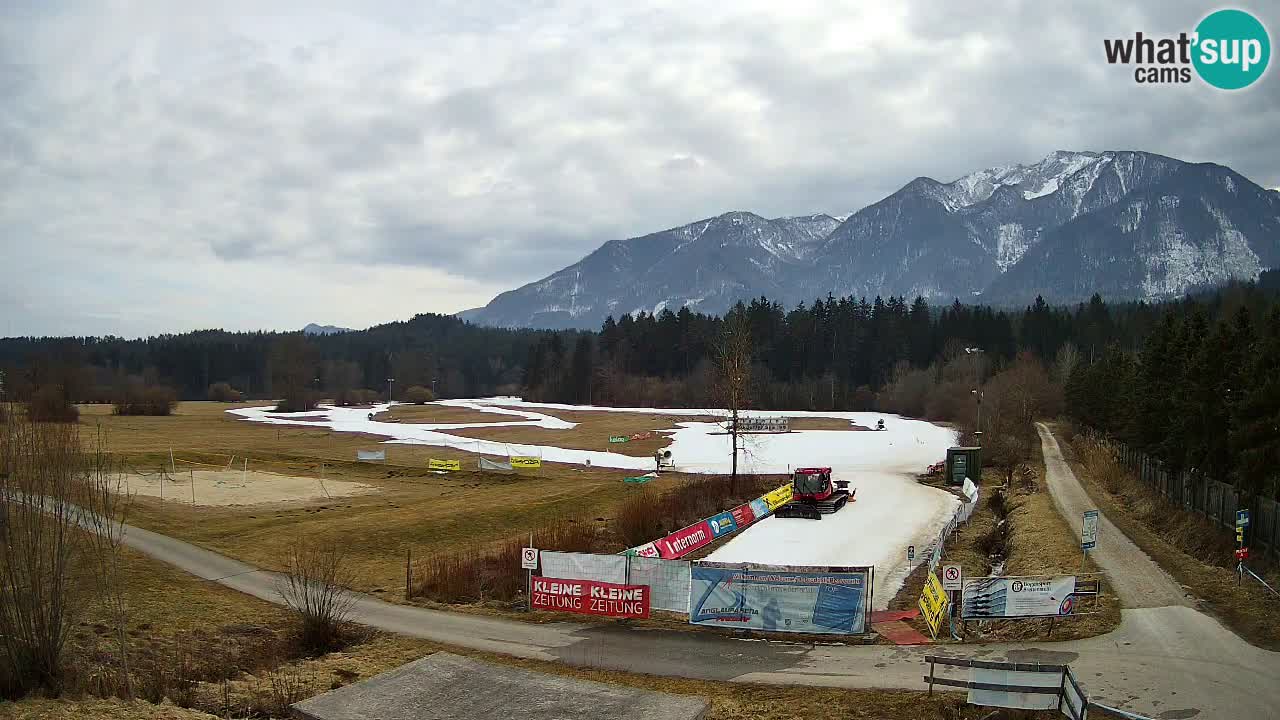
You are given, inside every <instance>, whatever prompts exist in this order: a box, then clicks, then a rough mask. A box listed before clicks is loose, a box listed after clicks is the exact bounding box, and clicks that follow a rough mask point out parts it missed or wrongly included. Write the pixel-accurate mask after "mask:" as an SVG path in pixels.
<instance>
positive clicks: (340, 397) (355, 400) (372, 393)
mask: <svg viewBox="0 0 1280 720" xmlns="http://www.w3.org/2000/svg"><path fill="white" fill-rule="evenodd" d="M379 399H380V396H379V395H378V392H377V391H376V390H366V389H361V388H356V389H353V390H339V391H338V394H337V396H335V397H334V399H333V402H334V404H335V405H339V406H342V407H347V406H350V405H372V404H374V403H376V402H378V400H379Z"/></svg>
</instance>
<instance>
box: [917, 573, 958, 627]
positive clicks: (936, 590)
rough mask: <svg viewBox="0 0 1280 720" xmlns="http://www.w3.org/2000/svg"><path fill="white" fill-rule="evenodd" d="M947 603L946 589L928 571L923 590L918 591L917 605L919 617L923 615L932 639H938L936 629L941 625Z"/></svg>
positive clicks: (948, 602) (936, 577)
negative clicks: (918, 599)
mask: <svg viewBox="0 0 1280 720" xmlns="http://www.w3.org/2000/svg"><path fill="white" fill-rule="evenodd" d="M948 604H950V601H949V600H948V598H947V591H946V590H945V589H943V587H942V583H941V582H939V581H938V576H937V575H935V574H933V573H929V579H928V580H926V581H925V583H924V590H923V591H922V592H921V593H920V601H919V603H918V605H919V606H920V617H923V618H924V621H925V623H926V624H927V625H928V626H929V632H931V633H933V639H934V640H937V639H938V629H939V628H940V627H941V626H942V617H943V616H944V615H946V610H947V605H948Z"/></svg>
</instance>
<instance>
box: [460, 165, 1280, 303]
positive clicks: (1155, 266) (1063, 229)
mask: <svg viewBox="0 0 1280 720" xmlns="http://www.w3.org/2000/svg"><path fill="white" fill-rule="evenodd" d="M1277 266H1280V194H1278V193H1276V192H1273V191H1267V190H1264V189H1263V188H1261V187H1259V186H1257V185H1256V184H1254V183H1252V182H1250V181H1249V180H1248V179H1246V178H1244V177H1242V176H1241V175H1239V174H1237V173H1236V172H1234V171H1233V170H1231V169H1230V168H1226V167H1223V166H1220V165H1214V164H1211V163H1203V164H1191V163H1185V162H1182V161H1179V160H1175V159H1173V158H1168V157H1164V156H1161V155H1155V154H1151V153H1143V152H1127V151H1120V152H1103V153H1093V152H1064V151H1058V152H1055V153H1052V154H1050V155H1049V156H1047V157H1045V158H1044V159H1042V160H1040V161H1039V162H1036V163H1033V164H1029V165H1011V166H1006V167H997V168H989V169H986V170H980V171H977V172H974V173H971V174H969V175H965V176H964V177H961V178H959V179H957V180H955V181H953V182H950V183H941V182H938V181H937V180H934V179H932V178H927V177H921V178H916V179H915V180H912V181H911V182H909V183H907V184H906V185H905V186H903V187H902V188H901V189H900V190H898V191H897V192H895V193H893V194H892V195H890V196H889V197H887V198H885V199H883V200H881V201H879V202H877V203H874V204H872V205H869V206H867V207H865V208H863V209H861V210H859V211H858V212H856V213H853V214H852V215H850V216H848V217H847V219H845V220H844V221H843V222H841V221H839V220H837V219H835V218H834V217H831V216H828V215H813V216H803V217H788V218H774V219H767V218H763V217H760V216H758V215H755V214H752V213H749V212H741V211H738V212H730V213H726V214H724V215H721V216H718V217H714V218H708V219H705V220H699V221H697V222H694V223H690V224H689V225H684V226H681V227H678V228H672V229H670V230H664V231H662V232H658V233H654V234H651V235H645V236H642V237H638V238H631V239H627V240H611V241H609V242H607V243H605V244H604V245H603V246H601V247H600V248H599V249H598V250H596V251H595V252H593V253H591V254H590V255H588V256H587V257H585V258H583V259H582V260H581V261H579V262H577V263H575V264H573V265H571V266H569V267H567V268H565V269H563V270H560V271H559V272H556V273H553V274H552V275H550V276H548V277H546V278H544V279H542V280H539V281H537V282H534V283H530V284H529V285H526V286H524V287H521V288H518V289H516V290H512V291H509V292H506V293H503V294H501V295H499V296H498V297H496V298H494V300H493V301H492V302H490V303H489V304H488V305H487V306H485V307H483V308H477V309H475V310H469V311H467V312H466V313H463V314H462V315H463V317H464V318H466V319H468V320H472V321H474V322H479V323H483V324H490V325H504V326H533V327H557V328H559V327H584V328H593V327H598V326H599V324H600V322H601V321H603V320H604V318H605V317H606V316H608V315H613V316H615V317H616V316H620V315H622V314H623V313H628V312H630V313H636V312H638V311H644V312H651V313H657V312H661V311H662V310H663V309H670V310H673V311H674V310H678V309H679V308H680V307H683V306H689V307H690V308H691V309H695V310H701V311H705V312H722V311H723V310H725V309H726V308H727V307H729V306H730V305H732V304H733V303H734V302H736V301H737V300H740V299H747V298H751V297H757V296H760V295H766V296H768V297H769V298H771V299H778V300H781V301H783V302H786V303H788V304H791V303H796V302H800V301H810V300H812V299H813V298H815V297H821V296H825V295H826V294H827V293H829V292H830V293H834V294H836V295H847V294H852V295H855V296H866V297H868V298H870V297H873V296H875V295H882V296H886V295H890V294H896V295H907V296H911V297H914V296H915V295H922V296H924V297H926V298H927V299H929V300H931V301H934V302H950V301H951V300H952V299H954V298H961V299H963V300H980V301H982V302H990V303H997V304H1011V305H1020V304H1024V303H1027V302H1029V301H1030V300H1031V299H1032V298H1034V297H1035V296H1036V295H1037V294H1042V295H1044V296H1045V297H1046V298H1047V299H1049V300H1051V301H1057V302H1074V301H1078V300H1082V299H1084V298H1087V297H1088V296H1089V295H1091V294H1092V293H1094V292H1101V293H1103V294H1104V295H1105V296H1106V297H1107V298H1108V299H1121V298H1147V299H1159V298H1165V297H1170V296H1176V295H1179V294H1181V293H1183V292H1185V291H1186V290H1187V289H1190V288H1193V287H1198V286H1202V285H1205V284H1212V283H1218V282H1223V281H1225V280H1228V279H1232V278H1256V277H1257V275H1258V273H1259V272H1260V271H1261V270H1263V269H1267V268H1274V267H1277Z"/></svg>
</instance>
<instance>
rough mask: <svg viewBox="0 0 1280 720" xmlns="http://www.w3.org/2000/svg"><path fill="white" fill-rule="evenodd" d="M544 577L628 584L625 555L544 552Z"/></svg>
mask: <svg viewBox="0 0 1280 720" xmlns="http://www.w3.org/2000/svg"><path fill="white" fill-rule="evenodd" d="M541 560H542V576H543V577H549V578H562V579H565V580H594V581H596V582H607V583H613V584H615V585H625V584H627V557H626V556H625V555H592V554H590V553H566V552H551V551H549V550H544V551H542V558H541Z"/></svg>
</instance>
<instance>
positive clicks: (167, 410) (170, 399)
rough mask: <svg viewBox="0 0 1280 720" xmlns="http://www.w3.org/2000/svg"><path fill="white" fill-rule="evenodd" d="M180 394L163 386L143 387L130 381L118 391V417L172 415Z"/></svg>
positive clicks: (138, 381)
mask: <svg viewBox="0 0 1280 720" xmlns="http://www.w3.org/2000/svg"><path fill="white" fill-rule="evenodd" d="M177 404H178V394H177V393H176V392H174V391H173V388H169V387H165V386H163V385H151V386H147V385H143V384H142V381H141V380H137V379H130V380H129V381H127V382H125V383H123V384H122V385H121V386H120V388H119V389H117V391H116V400H115V414H116V415H172V414H173V408H174V407H175V406H176V405H177Z"/></svg>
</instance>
